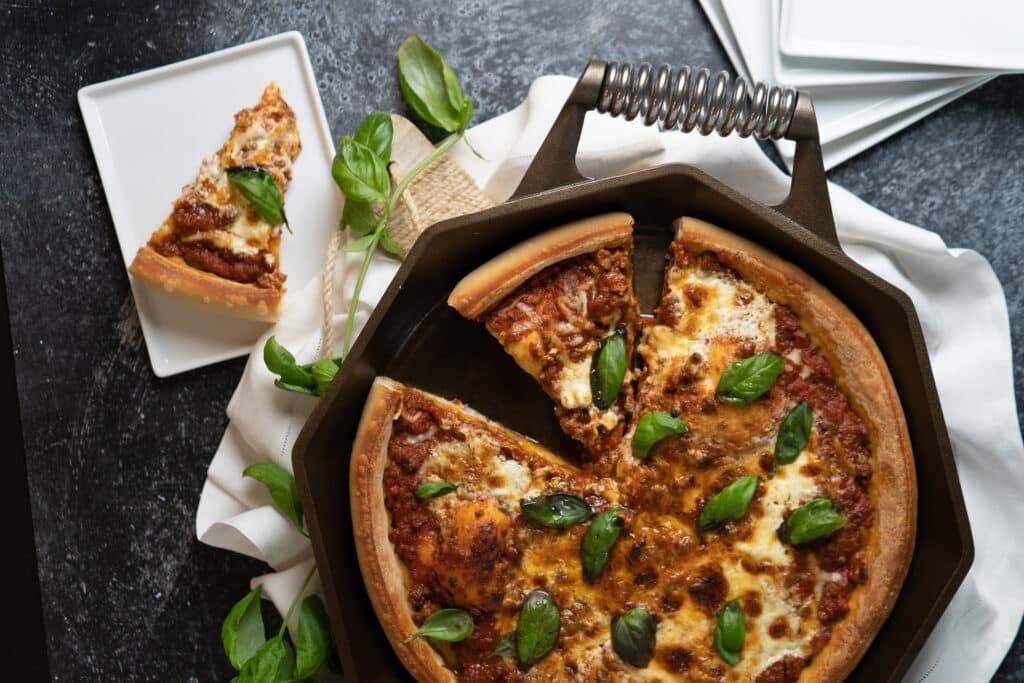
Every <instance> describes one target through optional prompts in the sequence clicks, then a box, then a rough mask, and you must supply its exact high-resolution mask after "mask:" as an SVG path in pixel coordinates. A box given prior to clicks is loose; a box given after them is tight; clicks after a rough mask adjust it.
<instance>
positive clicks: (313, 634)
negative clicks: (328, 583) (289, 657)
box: [295, 595, 331, 679]
mask: <svg viewBox="0 0 1024 683" xmlns="http://www.w3.org/2000/svg"><path fill="white" fill-rule="evenodd" d="M330 650H331V621H330V619H328V618H327V610H326V609H325V608H324V603H323V601H322V600H321V599H320V597H319V596H316V595H310V596H307V597H306V598H305V599H304V600H303V601H302V604H301V605H300V606H299V623H298V628H297V631H296V634H295V678H297V679H303V678H306V677H307V676H312V675H313V674H314V673H316V672H317V670H318V669H319V668H320V667H321V666H322V665H323V663H324V662H325V661H327V655H328V653H329V652H330Z"/></svg>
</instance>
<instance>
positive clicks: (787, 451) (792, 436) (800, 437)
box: [775, 401, 814, 465]
mask: <svg viewBox="0 0 1024 683" xmlns="http://www.w3.org/2000/svg"><path fill="white" fill-rule="evenodd" d="M813 422H814V416H813V415H812V414H811V409H810V408H809V407H808V406H807V404H806V403H804V402H803V401H800V402H799V403H797V404H796V405H795V406H793V408H792V410H790V411H789V413H787V414H786V417H785V418H783V420H782V425H780V427H779V435H778V436H777V437H775V463H776V464H778V465H788V464H790V463H791V462H793V461H794V460H796V459H797V457H799V455H800V453H802V452H803V450H804V448H806V447H807V441H808V440H809V439H810V438H811V425H812V423H813Z"/></svg>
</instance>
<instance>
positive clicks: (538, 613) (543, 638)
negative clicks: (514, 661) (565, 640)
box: [516, 591, 562, 667]
mask: <svg viewBox="0 0 1024 683" xmlns="http://www.w3.org/2000/svg"><path fill="white" fill-rule="evenodd" d="M561 626H562V615H561V614H559V613H558V607H556V606H555V601H554V600H552V599H551V596H550V595H548V594H547V593H545V592H544V591H530V593H528V594H527V596H526V600H524V601H523V606H522V607H521V608H520V609H519V621H518V622H517V623H516V657H517V658H518V659H519V663H520V664H522V665H523V666H527V667H529V666H533V665H534V664H536V663H537V662H539V661H540V660H541V659H543V658H544V656H545V655H547V653H549V652H551V650H552V649H553V648H554V647H555V642H556V641H557V640H558V630H559V629H560V628H561Z"/></svg>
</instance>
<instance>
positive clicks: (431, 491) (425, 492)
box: [414, 481, 456, 500]
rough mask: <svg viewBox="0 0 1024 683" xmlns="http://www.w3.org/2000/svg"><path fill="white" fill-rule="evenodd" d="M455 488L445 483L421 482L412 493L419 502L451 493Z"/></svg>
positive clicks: (453, 485)
mask: <svg viewBox="0 0 1024 683" xmlns="http://www.w3.org/2000/svg"><path fill="white" fill-rule="evenodd" d="M455 488H456V487H455V484H452V483H450V482H447V481H423V482H420V483H419V484H418V485H417V486H416V490H415V491H414V493H415V494H416V497H417V498H419V499H420V500H426V499H427V498H437V497H438V496H443V495H445V494H448V493H452V492H453V491H455Z"/></svg>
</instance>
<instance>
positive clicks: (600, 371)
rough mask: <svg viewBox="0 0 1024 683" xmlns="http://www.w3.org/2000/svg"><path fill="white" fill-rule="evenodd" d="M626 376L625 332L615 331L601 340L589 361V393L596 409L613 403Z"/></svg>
mask: <svg viewBox="0 0 1024 683" xmlns="http://www.w3.org/2000/svg"><path fill="white" fill-rule="evenodd" d="M625 376H626V331H625V330H622V329H619V330H615V332H613V333H612V334H611V335H609V336H607V337H605V338H604V339H602V340H601V343H600V344H599V345H598V347H597V351H595V352H594V357H593V358H592V359H591V361H590V392H591V394H592V397H593V398H592V401H593V404H594V405H595V406H597V407H598V408H602V409H604V408H608V407H609V406H611V405H612V404H613V403H615V399H616V397H618V395H619V389H621V388H622V380H623V378H624V377H625Z"/></svg>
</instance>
